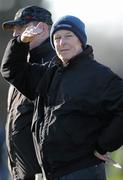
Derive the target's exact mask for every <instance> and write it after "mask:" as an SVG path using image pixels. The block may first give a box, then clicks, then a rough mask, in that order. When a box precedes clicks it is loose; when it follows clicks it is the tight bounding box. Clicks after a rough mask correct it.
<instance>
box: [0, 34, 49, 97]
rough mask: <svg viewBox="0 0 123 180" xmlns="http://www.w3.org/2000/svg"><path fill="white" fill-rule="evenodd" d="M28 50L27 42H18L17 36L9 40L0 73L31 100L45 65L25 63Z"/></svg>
mask: <svg viewBox="0 0 123 180" xmlns="http://www.w3.org/2000/svg"><path fill="white" fill-rule="evenodd" d="M28 52H29V44H28V43H23V42H20V41H19V37H18V38H14V39H12V40H10V41H9V43H8V45H7V48H6V50H5V53H4V56H3V59H2V64H1V73H2V76H3V77H4V78H5V79H6V80H7V81H8V82H9V83H10V84H12V85H14V86H15V87H16V88H17V89H18V90H19V91H20V92H21V93H22V94H24V95H25V96H26V97H28V98H29V99H31V100H33V99H34V98H35V89H36V87H37V85H38V82H39V80H40V78H41V77H42V75H43V73H44V71H45V67H44V66H42V65H38V64H32V65H31V64H30V63H27V56H28Z"/></svg>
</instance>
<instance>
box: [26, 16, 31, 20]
mask: <svg viewBox="0 0 123 180" xmlns="http://www.w3.org/2000/svg"><path fill="white" fill-rule="evenodd" d="M25 19H27V20H32V19H33V17H32V16H26V17H25Z"/></svg>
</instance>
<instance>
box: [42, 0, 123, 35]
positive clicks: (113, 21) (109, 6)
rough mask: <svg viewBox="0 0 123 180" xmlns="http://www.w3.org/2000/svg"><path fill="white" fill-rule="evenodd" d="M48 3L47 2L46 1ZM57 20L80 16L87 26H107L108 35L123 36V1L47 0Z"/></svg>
mask: <svg viewBox="0 0 123 180" xmlns="http://www.w3.org/2000/svg"><path fill="white" fill-rule="evenodd" d="M45 1H46V0H45ZM47 2H48V3H49V4H50V9H51V11H52V13H53V18H54V20H56V19H57V18H59V17H60V16H62V15H66V14H72V15H75V16H78V17H79V18H81V20H83V21H84V22H85V23H86V25H87V26H88V25H92V26H94V25H97V24H98V25H100V26H101V25H104V24H105V25H106V26H107V33H108V31H110V30H111V33H116V31H117V32H118V31H119V33H120V34H122V36H123V0H47Z"/></svg>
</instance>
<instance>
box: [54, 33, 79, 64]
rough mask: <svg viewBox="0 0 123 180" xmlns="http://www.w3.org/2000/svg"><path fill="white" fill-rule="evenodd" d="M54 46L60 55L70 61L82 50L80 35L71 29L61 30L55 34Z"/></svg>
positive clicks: (65, 60)
mask: <svg viewBox="0 0 123 180" xmlns="http://www.w3.org/2000/svg"><path fill="white" fill-rule="evenodd" d="M53 41H54V46H55V50H56V53H57V55H58V57H59V58H60V59H61V60H62V61H63V62H68V61H69V60H70V59H71V58H72V57H74V56H76V55H77V54H79V53H80V52H82V44H81V42H80V41H79V39H78V37H77V36H76V35H75V34H74V33H73V32H71V31H69V30H59V31H57V32H56V33H55V34H54V36H53Z"/></svg>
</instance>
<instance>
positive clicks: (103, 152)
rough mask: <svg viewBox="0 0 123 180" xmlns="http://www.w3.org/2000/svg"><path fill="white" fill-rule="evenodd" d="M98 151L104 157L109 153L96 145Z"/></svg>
mask: <svg viewBox="0 0 123 180" xmlns="http://www.w3.org/2000/svg"><path fill="white" fill-rule="evenodd" d="M96 150H97V151H98V152H99V153H100V154H102V155H104V154H106V153H107V151H106V150H104V149H102V148H101V147H100V146H99V144H97V145H96Z"/></svg>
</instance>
